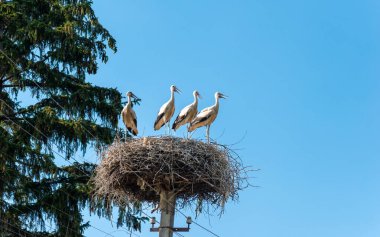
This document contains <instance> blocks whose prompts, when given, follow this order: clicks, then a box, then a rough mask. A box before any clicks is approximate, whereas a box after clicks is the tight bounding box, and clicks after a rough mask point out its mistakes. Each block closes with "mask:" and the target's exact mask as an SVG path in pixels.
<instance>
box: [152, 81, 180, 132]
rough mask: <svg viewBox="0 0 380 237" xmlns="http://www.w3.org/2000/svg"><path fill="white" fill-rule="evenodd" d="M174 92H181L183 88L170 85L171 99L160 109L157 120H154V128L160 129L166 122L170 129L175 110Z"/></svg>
mask: <svg viewBox="0 0 380 237" xmlns="http://www.w3.org/2000/svg"><path fill="white" fill-rule="evenodd" d="M174 92H177V93H180V92H181V90H180V89H178V88H177V87H176V86H174V85H172V86H170V93H171V96H170V99H169V101H168V102H166V103H165V104H163V105H162V106H161V108H160V111H158V114H157V118H156V121H155V122H154V130H159V129H160V128H161V127H162V126H164V125H165V124H168V129H169V130H170V128H169V124H170V119H171V118H172V116H173V114H174V111H175V107H174Z"/></svg>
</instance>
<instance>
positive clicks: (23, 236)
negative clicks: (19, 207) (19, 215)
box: [0, 219, 25, 237]
mask: <svg viewBox="0 0 380 237" xmlns="http://www.w3.org/2000/svg"><path fill="white" fill-rule="evenodd" d="M0 221H1V222H3V223H4V224H6V225H10V226H12V227H14V228H16V229H18V230H19V231H20V230H21V231H23V230H22V229H20V228H18V227H17V226H15V225H12V224H10V223H7V222H5V221H4V220H2V219H0ZM6 232H11V233H13V234H16V235H18V236H21V237H25V233H24V235H21V233H19V232H15V231H13V230H10V229H8V228H7V230H6ZM24 232H25V231H24Z"/></svg>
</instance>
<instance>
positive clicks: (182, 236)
mask: <svg viewBox="0 0 380 237" xmlns="http://www.w3.org/2000/svg"><path fill="white" fill-rule="evenodd" d="M141 212H142V213H143V214H144V215H145V216H147V217H149V218H152V217H151V216H149V215H148V214H146V213H145V212H144V211H143V210H141ZM156 222H157V224H160V222H159V221H157V220H156ZM173 233H174V234H175V235H177V236H179V237H185V236H184V235H182V234H180V233H178V232H173Z"/></svg>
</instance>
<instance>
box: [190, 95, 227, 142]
mask: <svg viewBox="0 0 380 237" xmlns="http://www.w3.org/2000/svg"><path fill="white" fill-rule="evenodd" d="M226 97H227V96H226V95H223V94H222V93H220V92H216V93H215V104H214V105H213V106H210V107H207V108H205V109H203V110H202V111H201V112H200V113H199V114H197V116H196V117H195V118H194V119H193V120H192V121H191V122H190V126H189V128H188V131H189V132H192V131H194V130H195V129H197V128H199V127H202V126H206V137H207V142H208V143H210V126H211V124H212V123H213V122H214V120H215V119H216V116H217V115H218V111H219V98H224V99H225V98H226Z"/></svg>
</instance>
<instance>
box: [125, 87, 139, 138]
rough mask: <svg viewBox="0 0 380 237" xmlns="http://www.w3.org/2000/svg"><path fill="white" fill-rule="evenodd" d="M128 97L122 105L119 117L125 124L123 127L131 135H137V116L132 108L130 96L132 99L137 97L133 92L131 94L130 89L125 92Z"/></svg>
mask: <svg viewBox="0 0 380 237" xmlns="http://www.w3.org/2000/svg"><path fill="white" fill-rule="evenodd" d="M127 97H128V103H127V104H126V105H125V106H124V108H123V110H122V111H121V117H122V119H123V122H124V124H125V127H126V128H127V130H128V131H129V132H131V133H132V134H133V135H135V136H136V135H137V133H138V130H137V118H136V113H135V111H134V110H133V109H132V101H131V97H133V98H134V99H136V100H137V99H139V98H138V97H137V96H136V95H135V94H133V93H132V92H131V91H128V92H127Z"/></svg>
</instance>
